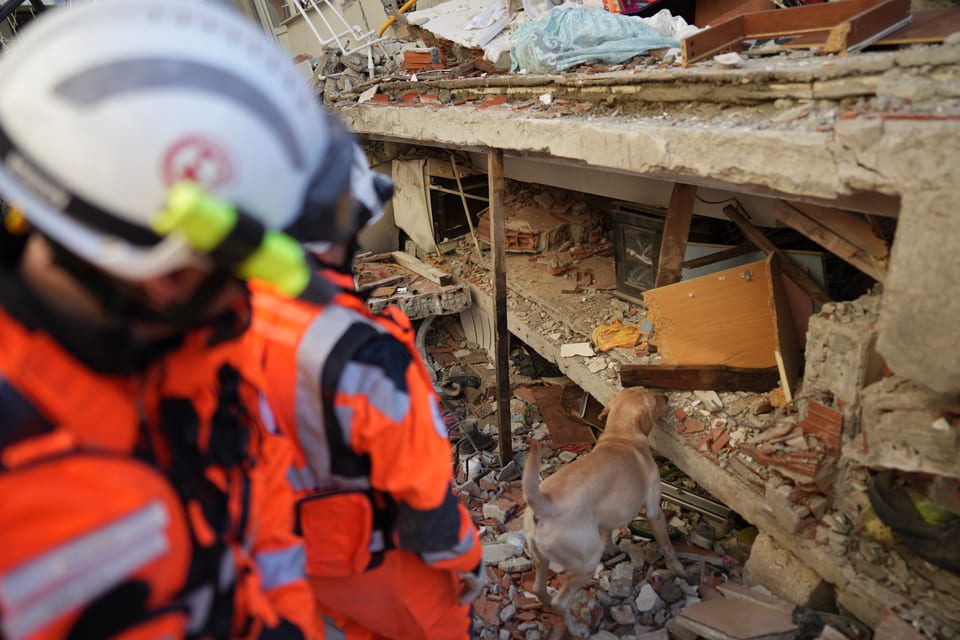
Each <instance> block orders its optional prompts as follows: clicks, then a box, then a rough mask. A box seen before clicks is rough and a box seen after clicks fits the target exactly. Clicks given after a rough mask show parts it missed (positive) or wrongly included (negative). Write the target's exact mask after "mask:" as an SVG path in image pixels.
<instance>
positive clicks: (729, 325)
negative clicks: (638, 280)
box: [643, 260, 796, 369]
mask: <svg viewBox="0 0 960 640" xmlns="http://www.w3.org/2000/svg"><path fill="white" fill-rule="evenodd" d="M779 289H780V283H779V278H773V277H772V274H771V266H770V262H769V261H768V260H764V261H759V262H754V263H751V264H747V265H743V266H740V267H734V268H733V269H727V270H725V271H719V272H717V273H714V274H710V275H708V276H703V277H700V278H695V279H693V280H689V281H686V282H679V283H677V284H672V285H670V286H668V287H661V288H660V289H652V290H650V291H647V292H645V293H644V294H643V300H644V303H646V305H647V319H648V320H650V321H652V322H653V325H654V333H653V337H652V339H651V341H652V342H653V344H655V345H656V346H657V348H658V350H659V351H660V353H661V355H662V357H663V362H664V363H665V364H690V365H693V364H711V365H725V366H729V367H743V368H760V369H766V368H770V367H775V366H776V364H777V362H776V358H775V357H774V351H776V350H778V349H780V350H781V352H783V351H785V350H790V349H792V348H794V349H795V345H796V339H795V338H793V339H792V341H790V340H787V341H786V342H785V343H784V344H781V337H780V332H781V327H778V315H782V316H786V319H785V320H784V322H783V323H784V324H785V325H786V326H785V327H784V328H785V329H789V330H790V331H791V332H792V331H793V323H792V322H790V321H789V312H787V311H786V310H785V309H784V311H783V312H782V313H779V312H778V309H777V299H776V298H777V297H778V296H777V295H775V290H779ZM785 359H786V360H788V361H791V362H794V363H795V362H796V354H793V355H787V356H786V358H785Z"/></svg>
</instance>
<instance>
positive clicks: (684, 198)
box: [654, 182, 697, 287]
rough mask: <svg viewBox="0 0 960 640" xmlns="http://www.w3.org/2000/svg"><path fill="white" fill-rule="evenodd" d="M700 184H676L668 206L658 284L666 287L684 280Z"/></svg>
mask: <svg viewBox="0 0 960 640" xmlns="http://www.w3.org/2000/svg"><path fill="white" fill-rule="evenodd" d="M696 195H697V188H696V187H695V186H694V185H690V184H681V183H679V182H678V183H677V184H675V185H673V193H672V194H671V195H670V205H669V207H667V219H666V222H665V223H664V227H663V237H662V238H663V239H662V240H661V241H660V259H659V260H658V261H657V279H656V284H655V285H654V286H655V287H663V286H666V285H668V284H673V283H674V282H680V277H681V272H682V271H683V254H684V253H685V252H686V250H687V236H688V235H689V234H690V221H691V220H692V219H693V202H694V198H695V197H696Z"/></svg>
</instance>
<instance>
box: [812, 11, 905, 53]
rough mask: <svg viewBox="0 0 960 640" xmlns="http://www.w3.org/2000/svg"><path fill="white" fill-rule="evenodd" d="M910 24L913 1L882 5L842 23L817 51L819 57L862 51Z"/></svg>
mask: <svg viewBox="0 0 960 640" xmlns="http://www.w3.org/2000/svg"><path fill="white" fill-rule="evenodd" d="M908 22H910V0H891V1H889V2H881V3H880V4H877V5H876V6H873V7H870V8H868V9H866V10H864V11H862V12H860V13H858V14H857V15H855V16H852V17H850V18H849V19H847V20H844V21H843V22H840V23H839V24H837V25H836V26H834V27H833V28H832V29H830V33H829V34H828V35H827V41H826V42H825V43H823V45H822V46H821V47H819V48H818V49H817V53H819V54H829V53H837V54H840V55H843V54H845V53H847V52H848V51H851V52H853V51H859V50H860V49H863V48H864V47H866V46H868V45H871V44H873V43H874V42H876V41H877V40H879V39H881V38H882V37H883V36H886V35H888V34H890V33H892V32H894V31H896V30H898V29H901V28H903V27H905V26H906V25H907V23H908Z"/></svg>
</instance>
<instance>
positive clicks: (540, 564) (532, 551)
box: [527, 540, 550, 606]
mask: <svg viewBox="0 0 960 640" xmlns="http://www.w3.org/2000/svg"><path fill="white" fill-rule="evenodd" d="M527 552H528V554H529V555H530V559H531V560H533V566H534V567H535V568H536V570H537V573H536V577H535V578H534V580H533V592H534V593H535V594H537V597H538V598H540V602H542V603H543V604H545V605H548V606H549V605H550V594H549V593H548V592H547V564H548V563H547V562H546V561H545V560H544V558H543V556H541V555H540V550H539V549H537V545H536V544H534V542H533V540H527Z"/></svg>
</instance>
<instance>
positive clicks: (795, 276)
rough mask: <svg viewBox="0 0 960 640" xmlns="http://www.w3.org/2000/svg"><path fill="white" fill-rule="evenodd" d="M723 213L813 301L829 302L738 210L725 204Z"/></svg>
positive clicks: (808, 276) (785, 255)
mask: <svg viewBox="0 0 960 640" xmlns="http://www.w3.org/2000/svg"><path fill="white" fill-rule="evenodd" d="M723 213H724V215H726V216H727V217H728V218H730V220H731V221H733V223H734V224H735V225H737V226H738V227H740V230H741V231H742V232H743V235H745V236H746V237H747V239H748V240H750V242H752V243H754V244H755V245H757V247H758V248H759V249H760V250H761V251H763V252H764V253H766V254H767V255H770V254H773V255H774V256H775V257H776V259H777V264H778V266H779V267H780V268H781V269H782V270H783V272H784V273H785V274H787V275H788V276H789V277H790V279H791V280H793V281H794V282H796V283H797V285H798V286H799V287H800V288H801V289H803V290H804V291H806V292H807V295H809V296H810V298H811V299H813V301H814V302H815V303H817V304H824V303H826V302H830V296H829V295H828V294H827V292H826V291H824V290H823V289H822V288H820V285H819V284H817V283H816V282H814V280H813V278H811V277H810V274H808V273H807V272H806V271H804V270H803V269H801V268H800V267H799V266H797V263H796V262H794V261H793V260H791V259H790V257H789V256H788V255H787V254H785V253H784V252H783V251H781V250H780V249H778V248H777V247H776V246H775V245H774V244H773V243H772V242H770V240H769V239H768V238H767V236H765V235H763V233H761V232H760V230H759V229H757V228H756V227H755V226H753V225H752V224H750V221H748V220H747V219H746V218H744V217H743V216H742V215H740V212H739V211H737V210H736V209H735V208H733V207H732V206H730V205H727V206H725V207H724V208H723Z"/></svg>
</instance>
